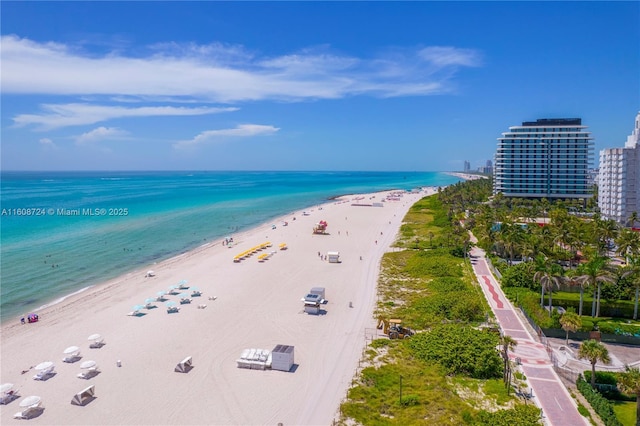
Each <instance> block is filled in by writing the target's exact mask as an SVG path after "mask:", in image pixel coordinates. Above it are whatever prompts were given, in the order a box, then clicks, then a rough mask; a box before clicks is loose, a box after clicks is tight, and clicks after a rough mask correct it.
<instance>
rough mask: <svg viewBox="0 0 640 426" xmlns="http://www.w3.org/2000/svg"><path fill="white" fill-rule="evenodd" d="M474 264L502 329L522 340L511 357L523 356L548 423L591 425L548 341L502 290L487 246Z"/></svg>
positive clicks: (535, 398) (477, 253)
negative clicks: (555, 363)
mask: <svg viewBox="0 0 640 426" xmlns="http://www.w3.org/2000/svg"><path fill="white" fill-rule="evenodd" d="M471 265H472V267H473V270H474V272H475V274H476V276H477V277H478V282H479V283H480V286H481V288H482V292H483V293H484V295H485V297H486V299H487V301H488V302H489V305H490V307H491V310H492V311H493V313H494V314H495V316H496V319H497V320H498V323H499V324H500V327H501V328H502V332H503V333H504V334H505V335H508V336H511V337H512V338H513V339H515V340H516V341H517V342H518V345H517V346H516V348H515V349H514V350H513V351H512V352H511V353H510V354H509V358H510V359H515V358H519V359H520V362H521V369H522V372H523V373H524V374H525V376H527V381H528V382H529V384H530V386H531V389H532V392H533V401H534V402H535V403H536V405H538V407H540V408H541V409H542V412H543V413H544V416H543V420H544V422H545V424H547V425H553V426H578V425H589V424H590V423H589V421H588V420H587V419H586V418H584V417H583V416H582V415H581V414H580V413H579V412H578V408H577V405H576V403H575V401H574V400H573V398H571V395H569V391H568V390H567V388H566V387H565V386H564V384H563V383H562V381H561V380H560V377H558V375H557V374H556V372H555V371H554V369H553V366H552V364H551V361H550V359H549V356H548V355H547V351H546V349H545V347H544V345H542V344H541V343H539V342H537V341H536V340H535V339H534V338H533V337H532V336H531V334H530V333H529V331H528V330H527V328H526V327H525V326H524V324H523V323H522V321H521V320H520V317H519V316H518V315H517V314H516V313H515V311H514V308H513V305H511V302H509V300H508V299H507V298H506V296H505V295H504V293H503V292H502V289H501V288H500V284H498V282H497V281H496V279H495V278H494V276H493V274H492V273H491V271H490V270H489V266H488V264H487V261H486V259H485V253H484V251H483V250H481V249H479V248H477V247H474V248H473V249H472V250H471Z"/></svg>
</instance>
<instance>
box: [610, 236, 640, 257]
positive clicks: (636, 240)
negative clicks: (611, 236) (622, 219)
mask: <svg viewBox="0 0 640 426" xmlns="http://www.w3.org/2000/svg"><path fill="white" fill-rule="evenodd" d="M616 245H617V246H618V250H617V251H616V254H617V255H618V256H621V257H624V260H625V263H628V261H629V256H635V255H638V254H640V233H638V232H635V231H632V230H630V229H626V228H624V229H622V230H621V231H620V234H618V238H616Z"/></svg>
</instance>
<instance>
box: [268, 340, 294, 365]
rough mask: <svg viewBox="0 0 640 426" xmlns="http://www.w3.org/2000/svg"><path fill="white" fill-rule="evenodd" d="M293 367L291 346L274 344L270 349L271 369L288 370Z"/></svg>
mask: <svg viewBox="0 0 640 426" xmlns="http://www.w3.org/2000/svg"><path fill="white" fill-rule="evenodd" d="M291 367H293V346H289V345H276V347H275V348H273V350H272V351H271V369H272V370H280V371H289V370H291Z"/></svg>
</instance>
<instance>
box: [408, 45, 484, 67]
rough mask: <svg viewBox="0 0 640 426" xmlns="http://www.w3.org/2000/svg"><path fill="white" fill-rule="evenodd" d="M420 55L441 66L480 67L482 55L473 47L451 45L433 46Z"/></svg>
mask: <svg viewBox="0 0 640 426" xmlns="http://www.w3.org/2000/svg"><path fill="white" fill-rule="evenodd" d="M418 54H419V55H420V57H422V58H423V59H425V60H427V61H429V62H431V63H433V64H434V65H436V66H439V67H446V66H465V67H479V66H480V65H481V64H482V61H481V58H480V55H479V53H478V52H477V51H475V50H472V49H458V48H455V47H451V46H431V47H426V48H424V49H422V50H420V51H419V52H418Z"/></svg>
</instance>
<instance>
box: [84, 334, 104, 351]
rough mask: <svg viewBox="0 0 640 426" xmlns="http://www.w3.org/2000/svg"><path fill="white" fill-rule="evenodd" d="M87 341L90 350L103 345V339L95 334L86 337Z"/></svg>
mask: <svg viewBox="0 0 640 426" xmlns="http://www.w3.org/2000/svg"><path fill="white" fill-rule="evenodd" d="M87 340H88V341H90V342H91V343H89V347H90V348H91V349H100V348H101V347H103V346H104V345H105V343H104V338H103V337H102V336H101V335H99V334H97V333H96V334H92V335H91V336H89V337H87Z"/></svg>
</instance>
